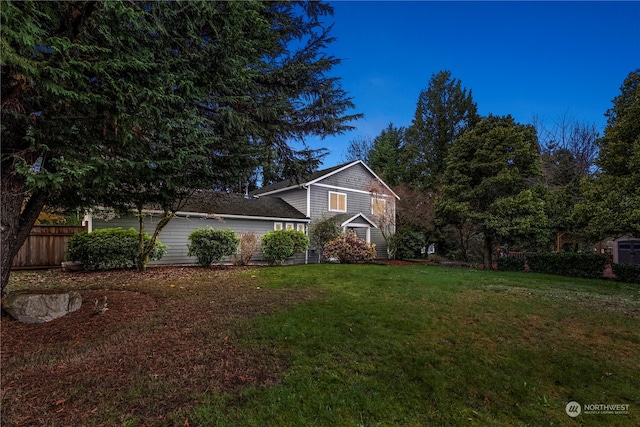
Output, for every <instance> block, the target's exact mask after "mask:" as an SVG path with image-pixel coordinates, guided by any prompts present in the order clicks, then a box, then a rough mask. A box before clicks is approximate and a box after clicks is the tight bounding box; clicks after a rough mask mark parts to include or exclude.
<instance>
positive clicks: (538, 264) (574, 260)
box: [526, 252, 607, 278]
mask: <svg viewBox="0 0 640 427" xmlns="http://www.w3.org/2000/svg"><path fill="white" fill-rule="evenodd" d="M526 261H527V264H528V265H529V269H530V270H531V271H532V272H535V273H546V274H558V275H560V276H570V277H584V278H601V277H602V275H603V273H604V269H605V267H606V265H607V258H606V256H604V255H596V254H585V253H580V252H558V253H541V254H534V255H529V256H527V259H526Z"/></svg>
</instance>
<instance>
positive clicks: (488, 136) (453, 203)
mask: <svg viewBox="0 0 640 427" xmlns="http://www.w3.org/2000/svg"><path fill="white" fill-rule="evenodd" d="M541 177H542V172H541V169H540V153H539V147H538V141H537V137H536V131H535V129H534V128H533V127H531V126H525V125H521V124H517V123H515V121H514V120H513V118H512V117H511V116H506V117H497V116H489V117H488V118H486V119H484V120H482V121H481V122H480V123H478V124H477V125H476V126H475V127H474V128H473V129H472V130H470V131H469V132H467V133H465V134H464V135H462V136H461V137H460V138H458V139H457V140H456V141H455V142H454V143H453V145H452V147H451V149H450V150H449V154H448V156H447V163H446V169H445V172H444V175H443V185H442V191H441V194H440V196H439V198H438V200H437V202H436V214H437V216H438V217H439V218H440V221H441V222H442V223H444V224H451V225H454V226H456V227H459V228H461V229H462V228H468V227H469V226H470V225H473V226H475V227H477V228H478V230H479V231H480V232H481V233H482V235H483V238H484V263H485V267H486V268H491V266H492V252H493V247H494V245H495V244H502V243H507V244H508V243H511V244H513V243H514V242H517V241H518V239H533V240H539V239H541V238H544V237H546V232H547V218H546V216H545V213H544V201H543V196H544V194H543V191H542V187H541V185H539V181H540V179H541Z"/></svg>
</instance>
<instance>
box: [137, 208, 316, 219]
mask: <svg viewBox="0 0 640 427" xmlns="http://www.w3.org/2000/svg"><path fill="white" fill-rule="evenodd" d="M142 213H146V214H159V215H162V214H163V213H164V212H163V211H159V210H151V209H143V210H142ZM175 215H176V216H182V217H187V218H188V217H194V218H229V219H257V220H261V221H289V222H291V221H293V222H310V221H311V220H310V219H309V218H286V217H269V216H253V215H251V216H250V215H232V214H208V213H203V212H184V211H178V212H176V213H175Z"/></svg>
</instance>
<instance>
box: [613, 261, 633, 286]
mask: <svg viewBox="0 0 640 427" xmlns="http://www.w3.org/2000/svg"><path fill="white" fill-rule="evenodd" d="M611 269H612V270H613V274H615V275H616V280H618V281H620V282H627V283H640V265H634V264H611Z"/></svg>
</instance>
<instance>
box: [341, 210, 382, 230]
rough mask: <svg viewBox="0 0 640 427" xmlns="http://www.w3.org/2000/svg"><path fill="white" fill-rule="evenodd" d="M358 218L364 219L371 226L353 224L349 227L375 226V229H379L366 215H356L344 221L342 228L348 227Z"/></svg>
mask: <svg viewBox="0 0 640 427" xmlns="http://www.w3.org/2000/svg"><path fill="white" fill-rule="evenodd" d="M358 217H362V218H364V220H365V221H367V222H368V223H369V225H366V224H353V225H349V227H371V226H373V227H375V228H378V226H377V225H376V223H375V222H373V221H371V220H370V219H369V218H367V217H366V216H365V215H364V214H361V213H359V214H355V215H354V216H352V217H351V218H349V219H347V220H345V221H343V222H342V224H340V227H343V228H344V227H346V226H347V225H348V224H349V223H350V222H351V221H353V220H355V219H356V218H358Z"/></svg>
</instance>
